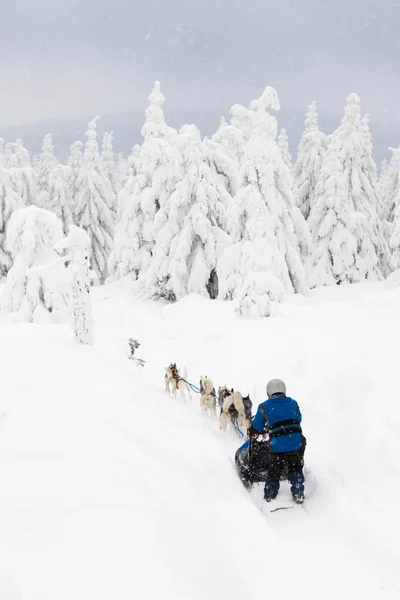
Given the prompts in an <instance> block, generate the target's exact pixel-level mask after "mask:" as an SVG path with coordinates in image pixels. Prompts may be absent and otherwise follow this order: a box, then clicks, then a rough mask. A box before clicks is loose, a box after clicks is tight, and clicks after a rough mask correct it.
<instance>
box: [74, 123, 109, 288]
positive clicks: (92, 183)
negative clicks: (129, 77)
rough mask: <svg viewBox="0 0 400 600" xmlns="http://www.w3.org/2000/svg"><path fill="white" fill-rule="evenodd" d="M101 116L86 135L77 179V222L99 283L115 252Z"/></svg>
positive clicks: (104, 277)
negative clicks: (88, 242) (101, 150)
mask: <svg viewBox="0 0 400 600" xmlns="http://www.w3.org/2000/svg"><path fill="white" fill-rule="evenodd" d="M97 121H98V117H96V118H95V119H93V121H91V122H90V123H89V126H88V130H87V132H86V136H87V141H86V144H85V151H84V157H83V158H84V160H83V164H82V166H81V168H80V170H79V173H78V177H77V179H76V184H75V185H76V188H77V192H76V217H75V218H76V221H75V222H77V223H78V226H79V227H81V228H82V229H84V230H85V231H86V232H87V234H88V235H89V238H90V240H91V242H92V252H91V265H92V269H93V271H94V272H95V273H96V274H97V276H98V278H99V281H100V283H103V282H104V281H105V279H106V277H107V262H108V258H109V256H110V253H111V250H112V241H113V236H114V223H113V216H112V213H111V210H110V206H111V205H112V203H113V192H112V189H111V185H110V183H109V181H107V179H106V178H105V177H104V174H103V171H102V168H101V162H100V155H99V147H98V144H97V131H96V128H97Z"/></svg>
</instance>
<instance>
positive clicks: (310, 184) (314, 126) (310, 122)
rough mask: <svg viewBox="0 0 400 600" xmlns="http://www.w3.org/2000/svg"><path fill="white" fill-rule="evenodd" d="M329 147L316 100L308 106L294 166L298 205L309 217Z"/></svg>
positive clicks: (295, 197)
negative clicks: (321, 127)
mask: <svg viewBox="0 0 400 600" xmlns="http://www.w3.org/2000/svg"><path fill="white" fill-rule="evenodd" d="M327 147H328V137H327V136H326V135H325V134H324V133H323V132H322V131H320V130H319V127H318V113H317V106H316V103H315V102H312V103H311V104H310V106H309V107H308V113H307V116H306V121H305V130H304V133H303V135H302V137H301V140H300V143H299V147H298V151H297V160H296V162H295V164H294V166H293V194H294V199H295V203H296V206H298V207H299V208H300V210H301V213H302V215H303V216H304V218H305V219H308V216H309V214H310V208H311V206H312V204H313V203H314V195H315V188H316V185H317V181H318V179H319V176H320V173H321V169H322V165H323V163H324V159H325V156H326V149H327Z"/></svg>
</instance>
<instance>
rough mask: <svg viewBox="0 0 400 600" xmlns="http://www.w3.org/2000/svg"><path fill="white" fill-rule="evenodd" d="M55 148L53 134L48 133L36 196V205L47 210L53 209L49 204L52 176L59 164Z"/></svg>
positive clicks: (42, 154)
mask: <svg viewBox="0 0 400 600" xmlns="http://www.w3.org/2000/svg"><path fill="white" fill-rule="evenodd" d="M53 150H54V146H53V140H52V137H51V134H48V135H46V136H45V137H44V139H43V145H42V152H41V153H40V158H39V165H38V176H37V197H36V205H37V206H38V207H39V208H45V209H46V210H52V209H51V207H50V205H49V202H50V198H49V190H50V177H51V174H52V171H53V169H54V168H55V166H56V164H57V159H56V157H55V156H54V153H53Z"/></svg>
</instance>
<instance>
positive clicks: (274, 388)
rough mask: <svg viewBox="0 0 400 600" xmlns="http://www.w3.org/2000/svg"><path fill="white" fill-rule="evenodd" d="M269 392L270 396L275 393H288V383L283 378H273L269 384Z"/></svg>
mask: <svg viewBox="0 0 400 600" xmlns="http://www.w3.org/2000/svg"><path fill="white" fill-rule="evenodd" d="M267 394H268V396H273V395H274V394H285V395H286V385H285V384H284V382H283V381H282V380H281V379H271V381H269V382H268V384H267Z"/></svg>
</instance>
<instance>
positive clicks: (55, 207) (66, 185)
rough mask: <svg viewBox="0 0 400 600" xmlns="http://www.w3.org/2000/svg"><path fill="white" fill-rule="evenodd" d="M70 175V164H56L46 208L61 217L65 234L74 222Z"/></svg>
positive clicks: (51, 176)
mask: <svg viewBox="0 0 400 600" xmlns="http://www.w3.org/2000/svg"><path fill="white" fill-rule="evenodd" d="M70 176H71V169H70V168H69V167H68V166H64V165H56V166H55V167H54V169H53V170H52V172H51V174H50V180H49V193H48V199H47V204H46V209H47V210H50V211H51V212H53V213H54V214H55V215H57V217H58V218H59V219H60V221H61V223H62V224H63V231H64V233H65V234H67V232H68V230H69V227H70V225H72V224H73V222H74V214H73V203H72V198H71V190H70Z"/></svg>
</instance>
